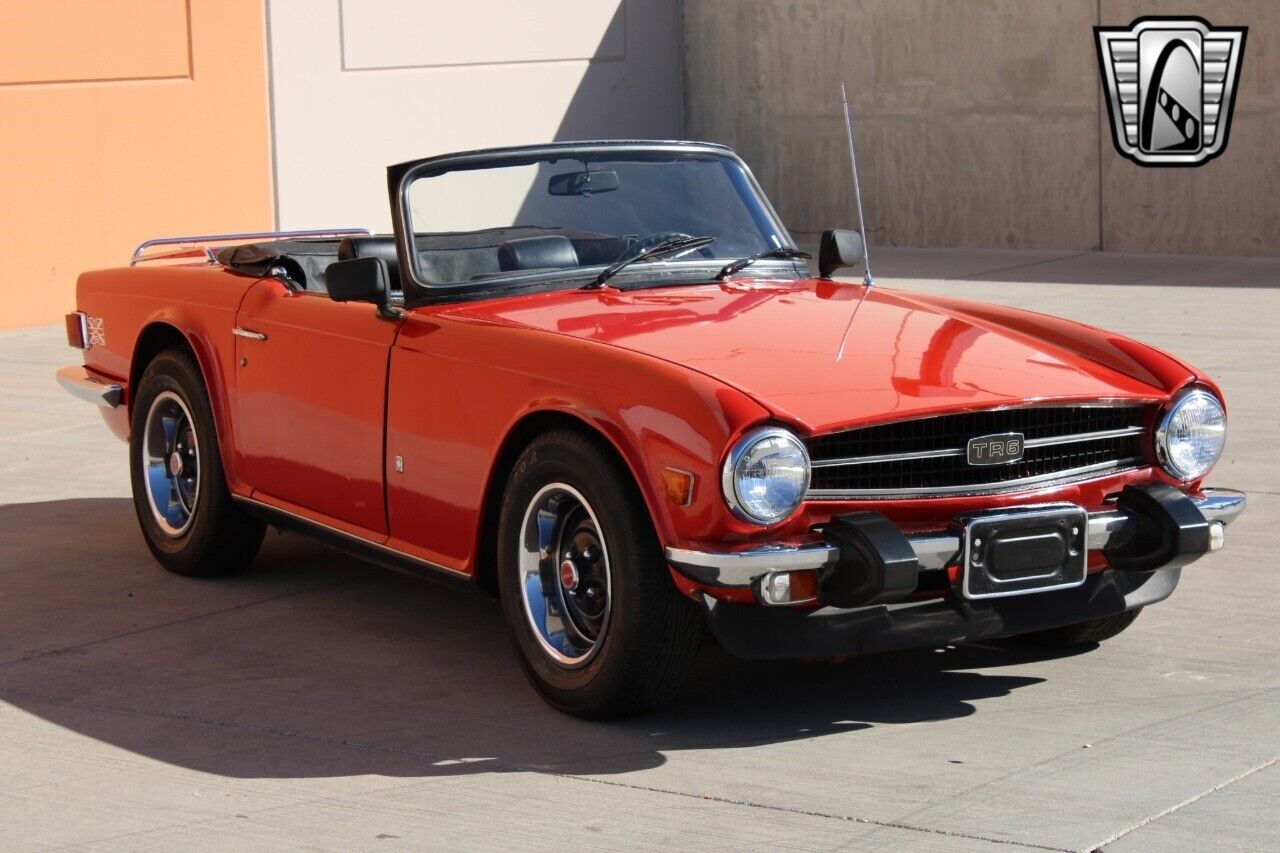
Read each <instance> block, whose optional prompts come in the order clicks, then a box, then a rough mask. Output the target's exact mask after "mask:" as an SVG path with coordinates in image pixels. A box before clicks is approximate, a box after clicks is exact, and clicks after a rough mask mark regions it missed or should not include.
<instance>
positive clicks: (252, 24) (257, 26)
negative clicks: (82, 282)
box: [0, 0, 271, 327]
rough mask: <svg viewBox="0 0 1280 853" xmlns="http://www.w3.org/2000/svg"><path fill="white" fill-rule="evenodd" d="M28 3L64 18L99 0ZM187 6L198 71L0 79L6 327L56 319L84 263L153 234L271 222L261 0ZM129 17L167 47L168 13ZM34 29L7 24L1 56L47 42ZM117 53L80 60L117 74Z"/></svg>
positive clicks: (89, 10)
mask: <svg viewBox="0 0 1280 853" xmlns="http://www.w3.org/2000/svg"><path fill="white" fill-rule="evenodd" d="M15 5H16V4H15ZM29 5H30V6H31V7H32V8H39V9H43V10H45V12H46V14H48V15H49V16H50V18H51V19H52V20H53V21H54V22H55V23H59V22H61V23H64V24H65V22H66V20H67V19H68V18H69V17H74V16H77V15H80V14H83V15H85V16H86V18H87V19H89V20H94V15H95V14H96V12H97V10H98V9H99V7H103V6H105V4H101V3H98V2H95V0H83V2H79V3H56V4H48V5H46V4H43V3H31V4H29ZM177 5H178V6H179V7H183V4H177ZM112 8H116V4H112ZM121 8H133V7H132V5H131V4H122V5H121ZM166 8H167V7H166ZM184 8H185V7H184ZM190 9H191V45H192V48H193V49H192V52H191V57H192V60H193V62H192V67H193V69H194V74H193V75H192V76H191V77H187V76H185V75H184V76H182V77H180V78H178V79H161V80H124V81H108V82H93V83H79V82H58V83H48V82H42V81H31V82H24V83H17V84H11V85H6V86H0V116H2V117H3V118H0V121H2V122H3V131H2V132H0V187H3V196H2V197H0V199H2V200H3V204H0V272H2V273H3V276H2V278H0V288H2V290H0V327H13V326H24V325H34V324H38V323H52V322H58V321H60V320H61V318H62V315H63V314H64V313H66V312H67V311H70V310H73V309H74V306H75V296H74V291H75V279H76V276H77V275H79V273H81V272H83V271H84V270H87V269H96V268H100V267H105V266H120V265H123V264H126V263H128V261H129V255H130V253H131V252H132V251H133V248H134V247H135V246H136V245H137V244H138V243H140V242H141V241H143V240H145V239H147V238H149V237H155V236H159V235H165V234H199V233H203V232H218V231H239V230H246V229H249V230H252V229H259V228H264V227H270V225H271V172H270V147H269V143H268V128H267V95H266V91H267V87H266V58H265V51H264V46H265V41H264V34H263V21H264V15H263V8H262V3H261V0H234V2H228V0H191V3H190ZM29 11H30V10H28V12H29ZM128 20H129V21H130V22H131V24H132V25H133V26H136V27H137V28H139V37H140V39H141V42H142V45H143V46H142V47H140V48H138V50H139V51H140V53H141V54H142V55H143V56H144V57H146V56H147V55H148V52H149V51H150V50H151V46H152V45H154V48H155V50H156V51H159V52H160V55H167V54H165V53H164V52H165V51H167V50H169V49H170V46H171V43H172V41H173V37H174V31H173V27H172V19H171V18H169V17H165V16H164V15H160V16H158V17H157V18H155V19H154V20H151V19H147V18H145V17H140V18H130V19H128ZM46 24H48V22H47V21H46ZM153 24H154V26H155V27H156V29H154V30H153V29H151V26H152V25H153ZM104 26H105V25H104ZM29 31H30V28H29V27H28V28H27V30H25V31H22V30H10V29H8V28H0V55H13V54H22V55H25V54H34V53H38V52H40V51H42V50H44V45H42V44H38V43H31V42H28V41H25V40H24V39H25V38H26V36H24V35H23V32H29ZM104 32H110V30H109V28H108V29H107V30H104ZM179 41H181V42H183V44H185V37H184V38H182V39H179ZM183 49H184V50H185V48H183ZM97 55H98V54H96V53H95V54H91V57H92V56H97ZM114 55H115V54H114V52H112V51H106V52H103V53H102V54H101V58H102V60H103V62H104V63H106V64H104V65H102V66H96V67H97V68H98V70H97V71H93V68H94V67H95V66H78V67H79V68H80V69H84V68H88V69H89V70H90V72H92V73H93V74H97V75H103V74H107V75H110V74H114V73H116V72H115V71H112V70H111V66H110V63H111V62H112V61H114V60H113V59H112V57H113V56H114ZM13 61H14V62H15V65H14V67H18V66H20V65H23V64H24V63H25V66H26V67H30V68H35V67H36V66H35V64H34V62H35V60H33V59H31V58H30V57H27V58H25V59H24V58H23V57H22V56H18V57H17V58H16V59H14V60H13ZM86 61H88V60H87V59H86ZM75 73H77V74H79V73H84V72H83V70H78V71H76V72H75ZM39 76H41V77H42V78H43V77H47V76H48V72H42V73H41V74H40V75H39Z"/></svg>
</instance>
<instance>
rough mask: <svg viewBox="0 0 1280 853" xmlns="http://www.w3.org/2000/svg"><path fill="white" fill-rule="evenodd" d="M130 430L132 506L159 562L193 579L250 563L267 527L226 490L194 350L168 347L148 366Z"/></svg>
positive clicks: (140, 382) (138, 388)
mask: <svg viewBox="0 0 1280 853" xmlns="http://www.w3.org/2000/svg"><path fill="white" fill-rule="evenodd" d="M129 432H130V436H129V471H130V479H131V481H132V486H133V506H134V510H135V511H136V512H137V516H138V524H139V525H140V526H141V527H142V534H143V538H145V539H146V542H147V547H148V548H150V549H151V553H152V554H153V555H154V556H155V558H156V560H157V561H158V562H159V563H160V565H162V566H164V567H165V568H166V569H168V570H169V571H171V572H176V573H177V574H180V575H187V576H192V577H212V576H216V575H227V574H233V573H235V572H239V571H241V570H243V569H244V568H245V567H246V566H248V565H249V563H251V562H252V561H253V558H254V557H255V556H256V555H257V553H258V548H259V547H260V546H261V545H262V537H263V534H264V533H265V531H266V525H265V524H264V523H263V522H261V521H259V520H257V519H255V518H252V517H251V516H249V515H248V514H246V513H245V512H244V510H242V509H241V508H240V507H239V506H237V505H236V504H235V502H234V501H233V500H232V499H231V495H230V493H229V492H228V491H227V483H226V478H225V475H224V473H223V469H222V454H221V452H220V450H219V448H218V439H217V432H216V430H215V428H214V423H213V412H212V410H211V409H210V407H209V397H208V394H207V393H206V391H205V386H204V380H203V378H202V377H201V374H200V368H199V366H198V365H197V364H196V361H195V358H194V357H192V355H191V354H190V353H189V352H186V351H183V350H167V351H165V352H162V353H160V354H159V355H157V356H156V357H155V358H154V359H152V361H151V363H150V364H148V365H147V367H146V369H145V370H144V371H143V373H142V378H141V379H140V380H139V382H138V387H137V389H136V394H135V395H134V402H133V414H132V423H131V427H130V431H129Z"/></svg>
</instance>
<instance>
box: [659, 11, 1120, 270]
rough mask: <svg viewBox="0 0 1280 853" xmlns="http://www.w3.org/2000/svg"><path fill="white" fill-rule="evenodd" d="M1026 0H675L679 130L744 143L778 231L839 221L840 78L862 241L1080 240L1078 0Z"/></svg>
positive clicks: (1085, 29)
mask: <svg viewBox="0 0 1280 853" xmlns="http://www.w3.org/2000/svg"><path fill="white" fill-rule="evenodd" d="M1034 5H1036V6H1037V7H1039V8H1040V9H1041V10H1042V13H1039V14H1028V6H1027V4H1026V3H1025V2H1024V0H973V2H964V3H955V2H941V0H870V2H865V3H847V2H840V3H831V2H822V0H745V2H743V0H686V2H685V7H684V8H685V13H684V21H685V45H686V60H685V92H686V114H687V117H688V130H689V134H690V135H691V136H696V137H707V138H710V139H713V140H717V141H723V142H727V143H729V144H731V145H733V146H735V147H736V148H738V149H739V150H740V151H741V152H742V153H743V154H744V155H746V156H747V157H748V158H749V160H750V162H752V163H753V164H754V165H755V166H756V169H757V172H758V174H759V177H760V178H761V180H762V182H763V183H764V185H765V186H766V188H767V189H768V191H769V192H770V194H771V196H772V197H773V199H774V201H775V202H776V203H777V204H778V207H779V209H780V212H781V213H782V215H783V216H784V217H785V218H786V219H787V221H788V223H789V224H790V225H791V227H792V228H793V229H794V230H796V231H802V232H803V231H815V230H820V229H822V228H825V227H830V226H833V225H848V224H852V222H854V221H855V218H856V217H855V215H854V214H853V213H852V210H853V207H852V191H851V190H849V189H846V188H847V187H848V185H849V181H850V178H849V167H848V155H847V152H846V146H845V141H844V131H843V125H842V123H841V118H840V101H839V97H840V82H841V81H842V80H843V81H847V82H848V84H849V86H850V104H851V105H852V108H853V110H854V115H855V134H856V136H857V139H858V143H859V153H860V154H861V161H860V166H861V167H862V170H863V174H862V179H863V189H864V192H865V193H866V196H865V198H864V204H865V207H866V215H867V220H868V224H869V226H870V227H871V229H872V230H874V231H875V232H876V235H877V237H876V239H877V240H878V241H880V242H888V243H894V244H899V245H947V246H1004V247H1032V246H1043V245H1054V246H1066V247H1073V248H1081V249H1084V248H1091V247H1093V246H1095V245H1096V243H1097V241H1098V204H1097V181H1098V174H1097V120H1098V115H1097V107H1096V104H1095V99H1096V93H1097V90H1096V88H1095V87H1096V83H1093V82H1092V81H1094V80H1096V71H1095V65H1096V60H1095V59H1094V54H1093V50H1092V47H1091V44H1090V41H1089V39H1091V38H1092V31H1091V29H1090V28H1091V27H1092V25H1093V23H1094V17H1095V11H1096V9H1095V4H1094V2H1093V0H1073V2H1066V3H1055V4H1049V3H1038V4H1034ZM1065 33H1077V34H1079V35H1078V37H1077V39H1076V41H1077V42H1078V43H1079V49H1078V50H1063V49H1061V44H1062V42H1063V41H1064V34H1065Z"/></svg>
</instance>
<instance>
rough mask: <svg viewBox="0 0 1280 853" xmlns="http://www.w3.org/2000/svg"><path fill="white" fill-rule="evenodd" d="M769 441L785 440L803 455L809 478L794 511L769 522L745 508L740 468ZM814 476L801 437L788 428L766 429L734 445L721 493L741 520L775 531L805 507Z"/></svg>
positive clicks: (774, 427) (748, 434)
mask: <svg viewBox="0 0 1280 853" xmlns="http://www.w3.org/2000/svg"><path fill="white" fill-rule="evenodd" d="M769 439H782V440H783V441H786V442H787V443H789V444H791V445H793V446H794V447H795V448H796V449H797V450H798V451H799V453H800V458H801V459H802V460H803V463H804V471H805V476H804V486H803V488H801V489H800V495H799V497H798V498H797V500H796V501H795V503H794V504H793V505H792V506H791V507H790V509H788V510H787V511H786V512H785V513H782V514H780V515H777V516H776V517H770V518H766V517H762V516H758V515H755V514H754V513H752V512H751V511H750V510H749V509H747V507H746V506H745V505H744V502H743V501H742V499H741V497H740V495H739V492H738V466H739V464H741V462H742V460H743V459H744V458H745V457H746V456H747V455H748V454H749V453H750V452H751V450H753V449H754V448H755V446H756V445H757V444H759V443H760V442H762V441H766V440H769ZM812 476H813V466H812V464H811V462H810V460H809V449H808V448H807V447H805V445H804V442H803V441H801V440H800V437H799V436H797V435H796V434H795V433H794V432H792V431H791V430H789V429H786V428H785V427H780V426H763V427H757V428H755V429H753V430H749V431H748V432H746V433H744V434H743V435H742V437H741V438H739V439H738V441H737V442H735V443H734V445H733V448H732V449H731V450H730V451H729V455H728V456H727V457H725V461H724V467H723V468H722V469H721V472H720V490H721V492H722V494H723V495H724V500H725V503H726V504H728V505H729V509H730V510H732V512H733V514H734V515H735V516H737V517H738V518H739V519H741V520H743V521H746V522H748V523H750V524H754V525H758V526H761V527H772V526H773V525H775V524H778V523H780V522H783V521H785V520H787V519H788V518H790V517H791V516H792V515H794V514H795V512H796V510H797V509H799V508H800V506H801V505H802V504H803V503H804V501H805V497H806V496H807V494H808V492H809V484H810V482H811V479H812Z"/></svg>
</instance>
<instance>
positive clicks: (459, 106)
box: [268, 0, 682, 230]
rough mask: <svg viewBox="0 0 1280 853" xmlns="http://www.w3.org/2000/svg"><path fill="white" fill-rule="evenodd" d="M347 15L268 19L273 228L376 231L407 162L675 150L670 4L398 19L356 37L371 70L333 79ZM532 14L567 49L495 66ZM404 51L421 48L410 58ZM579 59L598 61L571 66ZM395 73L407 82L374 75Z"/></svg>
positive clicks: (515, 3) (484, 9) (279, 8)
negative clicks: (569, 145) (609, 141)
mask: <svg viewBox="0 0 1280 853" xmlns="http://www.w3.org/2000/svg"><path fill="white" fill-rule="evenodd" d="M357 5H359V4H357V3H347V4H346V5H345V6H341V7H340V4H339V2H338V0H323V2H317V0H272V1H271V3H270V4H269V6H268V17H269V23H270V38H271V63H272V95H273V105H274V107H273V108H274V134H275V142H276V150H275V156H276V175H277V198H278V210H279V218H280V223H281V225H282V226H283V227H288V228H295V227H298V228H300V227H312V226H317V227H333V226H338V225H363V226H367V227H371V228H374V229H377V230H387V229H389V228H390V212H389V205H388V202H387V193H386V167H387V166H388V165H390V164H392V163H398V162H401V161H404V160H410V159H413V158H417V157H425V156H429V155H432V154H442V153H445V152H449V151H461V150H468V149H474V148H485V147H490V146H496V145H515V144H521V143H534V142H547V141H550V140H554V139H582V138H593V137H595V138H598V137H625V136H659V137H673V136H680V135H682V115H681V97H680V38H679V14H678V11H677V4H676V0H626V2H620V0H593V2H592V9H591V10H590V13H589V14H587V17H586V19H585V23H584V22H583V21H572V20H568V21H566V20H563V19H561V18H558V17H557V16H556V14H553V12H554V10H555V9H556V8H559V7H560V6H565V7H570V6H576V4H574V3H570V2H564V3H559V2H557V3H549V4H532V3H527V2H524V0H508V2H503V3H499V2H496V0H484V2H480V3H473V4H454V3H431V4H427V5H426V6H425V8H427V9H429V10H430V12H429V14H427V13H421V12H417V11H409V10H405V9H402V10H401V12H402V13H401V14H399V15H394V16H393V19H394V22H393V24H390V25H388V24H384V25H381V26H380V27H378V28H375V29H366V28H363V25H361V30H360V33H359V34H358V35H357V36H356V37H357V39H358V40H359V42H360V45H359V48H358V61H359V62H360V63H363V64H368V65H376V66H378V67H377V68H376V69H354V68H353V69H352V70H344V65H343V45H342V38H341V36H342V35H343V33H344V32H345V33H353V32H354V31H353V30H352V29H350V26H351V24H350V22H346V21H345V19H348V18H350V17H352V14H353V9H354V8H355V7H356V6H357ZM603 7H607V11H608V13H609V14H608V16H607V19H606V17H605V16H604V15H603V13H602V12H601V11H600V9H601V8H603ZM385 8H386V9H393V8H399V4H398V3H394V2H392V3H388V4H386V6H385ZM532 8H537V9H539V10H542V11H543V14H544V15H546V18H545V19H544V20H542V21H540V22H539V23H538V28H539V29H538V30H537V31H538V32H545V31H552V30H556V28H557V27H559V28H560V31H562V32H564V33H565V34H566V36H565V41H564V42H563V43H562V44H561V45H559V47H558V48H557V50H556V51H555V52H554V54H553V55H556V56H559V57H561V58H554V59H549V58H537V56H536V55H531V54H530V53H529V52H528V51H527V50H526V51H525V52H524V53H522V54H519V55H520V56H523V57H524V60H522V61H516V62H511V61H494V56H495V54H494V49H493V47H492V45H493V44H516V43H517V42H518V41H519V40H520V39H521V38H524V37H527V35H528V33H529V31H530V26H531V25H530V24H529V23H528V20H529V18H528V14H529V10H530V9H532ZM548 9H551V10H552V12H548V11H546V10H548ZM557 14H562V13H557ZM584 14H586V13H584ZM344 24H345V25H346V26H347V29H345V30H344ZM480 34H485V35H483V36H482V35H480ZM593 37H594V38H596V40H597V42H596V44H594V45H588V42H589V41H590V39H591V38H593ZM415 40H421V44H422V45H423V46H424V47H422V48H419V47H414V48H413V49H412V50H409V49H408V48H407V47H406V45H411V44H412V43H413V42H414V41H415ZM486 40H488V41H486ZM427 48H430V49H427ZM620 51H621V53H620ZM578 55H585V56H592V57H599V58H598V59H591V60H588V59H575V58H572V57H573V56H578ZM383 56H385V59H384V58H380V57H383ZM543 56H546V54H544V55H543ZM565 57H568V58H565ZM507 59H508V60H509V57H508V58H507ZM350 61H351V60H350V58H349V59H348V64H349V63H350ZM406 61H411V62H412V63H413V64H414V65H415V66H416V67H389V68H388V67H384V66H388V65H390V66H395V65H397V64H401V63H403V62H406Z"/></svg>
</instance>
